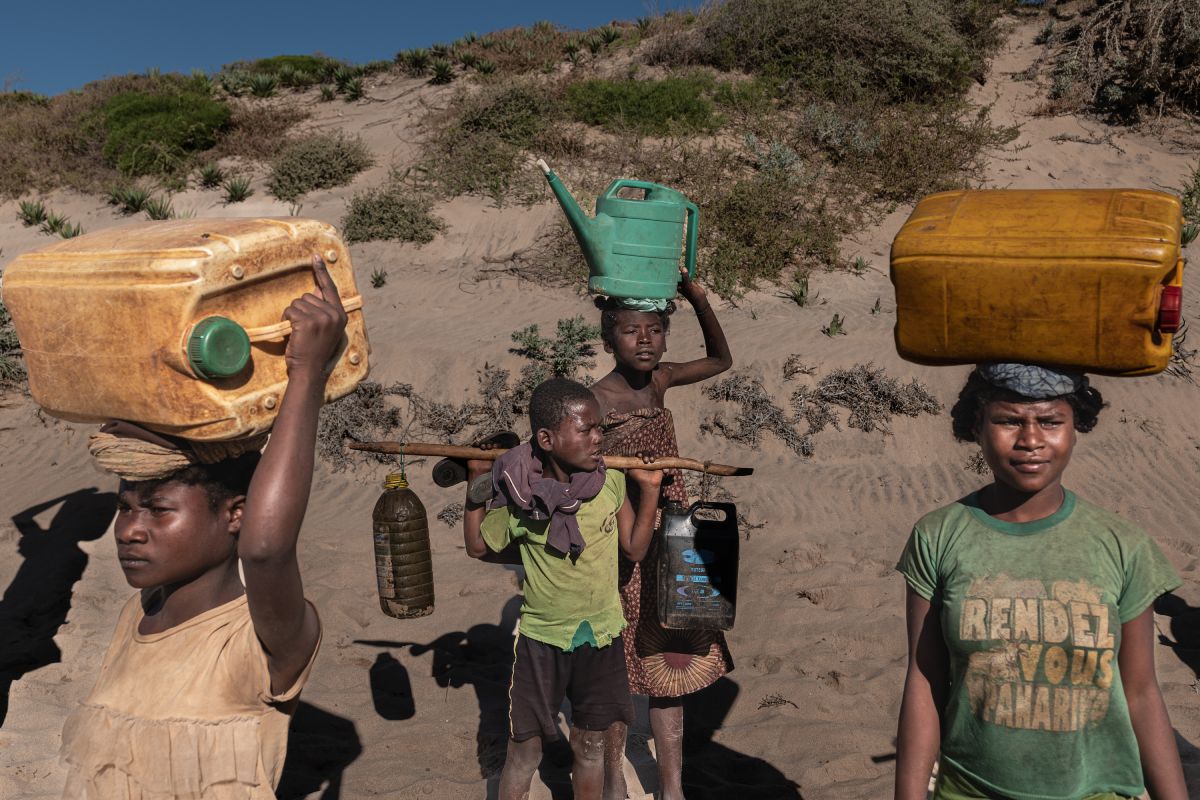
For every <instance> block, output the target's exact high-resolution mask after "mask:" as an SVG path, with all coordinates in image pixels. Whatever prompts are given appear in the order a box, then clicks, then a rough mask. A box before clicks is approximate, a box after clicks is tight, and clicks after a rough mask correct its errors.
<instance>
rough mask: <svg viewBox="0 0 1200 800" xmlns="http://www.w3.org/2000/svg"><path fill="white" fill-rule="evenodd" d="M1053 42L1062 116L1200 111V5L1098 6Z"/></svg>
mask: <svg viewBox="0 0 1200 800" xmlns="http://www.w3.org/2000/svg"><path fill="white" fill-rule="evenodd" d="M1052 41H1053V43H1054V47H1055V52H1056V65H1055V70H1054V76H1053V81H1052V84H1051V90H1050V97H1051V100H1052V101H1055V102H1056V106H1057V108H1061V109H1070V108H1072V107H1076V106H1080V105H1082V106H1086V107H1090V108H1092V109H1094V110H1096V111H1100V112H1102V113H1105V114H1109V115H1111V116H1113V117H1116V118H1121V119H1137V118H1138V117H1139V116H1140V115H1141V114H1143V113H1144V112H1145V111H1146V110H1153V111H1154V112H1155V113H1158V114H1161V113H1162V112H1163V111H1164V110H1165V109H1167V108H1180V109H1184V110H1186V111H1190V112H1198V111H1200V0H1097V2H1095V3H1094V4H1093V5H1092V6H1091V7H1090V8H1088V9H1087V10H1086V12H1085V15H1084V16H1083V17H1082V18H1081V20H1080V21H1079V22H1077V23H1073V24H1071V25H1069V26H1066V27H1065V28H1063V29H1062V30H1061V31H1059V32H1057V33H1056V34H1055V36H1054V38H1053V40H1052Z"/></svg>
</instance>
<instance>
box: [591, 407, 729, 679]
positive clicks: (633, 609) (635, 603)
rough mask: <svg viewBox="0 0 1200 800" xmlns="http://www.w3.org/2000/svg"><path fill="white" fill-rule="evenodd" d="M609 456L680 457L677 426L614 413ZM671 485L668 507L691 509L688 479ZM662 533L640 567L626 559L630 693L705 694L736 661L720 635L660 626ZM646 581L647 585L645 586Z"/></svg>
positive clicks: (658, 412)
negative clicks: (687, 487) (659, 592)
mask: <svg viewBox="0 0 1200 800" xmlns="http://www.w3.org/2000/svg"><path fill="white" fill-rule="evenodd" d="M602 425H603V429H604V452H605V453H606V454H607V455H613V456H637V455H639V454H641V453H651V454H653V455H654V456H655V457H658V458H668V457H672V456H678V455H679V445H678V444H677V443H676V441H675V423H674V421H673V419H672V417H671V412H670V410H669V409H666V408H641V409H638V410H636V411H629V412H623V413H618V412H609V413H608V414H606V415H605V417H604V421H603V423H602ZM664 472H665V475H664V478H665V477H666V476H667V475H669V476H671V480H670V482H669V483H665V484H664V486H663V488H662V496H663V498H665V499H666V500H668V501H675V502H677V503H681V504H684V505H687V501H688V496H687V489H686V488H685V487H684V485H683V473H681V472H680V471H679V470H664ZM628 487H629V493H630V502H631V503H634V504H635V505H636V503H637V499H638V498H637V491H638V488H637V485H636V484H634V483H633V482H632V481H630V482H629V484H628ZM659 541H660V537H659V536H658V531H657V530H656V531H655V537H654V540H653V542H652V543H651V545H650V550H649V552H647V554H646V558H645V560H643V561H642V562H641V563H640V564H638V563H634V562H632V561H629V560H628V559H626V558H624V557H623V556H622V557H621V569H620V580H621V605H622V606H623V607H624V611H625V621H626V622H627V623H628V624H629V626H628V627H627V628H626V629H625V633H624V634H623V635H622V636H621V639H622V640H623V641H624V643H625V663H626V665H627V667H628V670H629V690H630V691H631V692H633V693H634V694H643V695H648V696H650V697H680V696H682V695H685V694H690V693H691V692H695V691H699V690H700V689H703V688H704V687H705V686H708V685H709V684H711V683H713V682H714V681H716V680H717V679H718V678H720V677H721V676H722V675H724V674H725V673H726V672H728V671H730V670H732V669H733V659H732V658H731V657H730V655H729V648H728V646H726V644H725V636H724V634H722V633H721V632H720V631H683V630H671V629H668V628H664V627H662V626H661V625H659V624H658V608H657V602H658V580H657V577H658V557H659ZM643 576H645V580H643Z"/></svg>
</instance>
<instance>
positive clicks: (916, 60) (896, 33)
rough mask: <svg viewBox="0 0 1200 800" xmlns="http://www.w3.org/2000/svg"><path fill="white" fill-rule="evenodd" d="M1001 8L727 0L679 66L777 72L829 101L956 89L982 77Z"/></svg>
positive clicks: (905, 1) (979, 3)
mask: <svg viewBox="0 0 1200 800" xmlns="http://www.w3.org/2000/svg"><path fill="white" fill-rule="evenodd" d="M1002 8H1003V3H1001V2H989V0H966V1H965V2H964V0H842V2H837V3H831V2H828V0H727V2H725V3H721V4H719V5H716V6H714V7H713V8H712V9H711V11H710V12H708V13H706V14H705V17H704V20H703V22H702V23H701V26H700V36H699V37H698V39H697V41H696V44H695V45H694V48H693V49H692V50H691V51H688V50H686V48H685V49H682V50H681V51H680V52H678V53H677V54H676V56H675V57H676V58H677V59H679V60H680V61H681V62H683V63H686V62H688V61H693V60H695V61H700V62H701V63H707V64H711V65H713V66H716V67H719V68H721V69H726V70H729V69H744V70H747V71H749V72H753V73H757V74H765V75H773V76H777V77H779V78H781V79H785V80H787V81H789V82H791V83H792V85H794V86H796V87H800V88H804V89H808V90H813V91H816V92H818V93H819V94H821V95H823V96H826V97H829V98H832V99H843V98H847V97H859V96H862V95H863V94H864V91H881V92H883V93H884V94H885V95H886V96H888V97H889V98H891V99H892V100H902V99H934V98H938V97H945V96H949V95H954V94H957V93H959V92H961V91H962V90H963V89H964V88H965V87H966V86H967V85H968V84H969V83H970V81H971V80H972V79H973V78H974V77H975V76H978V75H982V74H983V69H984V64H985V59H986V55H987V49H988V48H990V47H994V46H995V44H996V43H997V40H998V37H997V34H996V33H995V32H994V22H995V20H996V19H997V18H998V17H999V14H1000V12H1001V10H1002Z"/></svg>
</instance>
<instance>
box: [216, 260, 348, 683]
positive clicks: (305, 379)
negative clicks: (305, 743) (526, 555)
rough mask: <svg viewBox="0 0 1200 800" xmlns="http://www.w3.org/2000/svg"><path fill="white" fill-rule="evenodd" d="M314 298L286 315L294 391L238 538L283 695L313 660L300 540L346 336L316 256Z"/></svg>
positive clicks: (260, 631)
mask: <svg viewBox="0 0 1200 800" xmlns="http://www.w3.org/2000/svg"><path fill="white" fill-rule="evenodd" d="M313 277H314V278H315V279H316V285H317V288H316V292H315V293H314V292H310V293H307V294H305V295H303V296H302V297H299V298H297V299H296V300H295V301H293V302H292V304H291V305H290V306H288V308H287V310H286V311H284V312H283V318H284V319H286V320H287V321H288V322H290V323H291V324H292V332H291V335H290V337H289V338H288V343H287V350H286V351H285V353H284V358H285V361H286V364H287V373H288V383H287V389H286V390H285V391H284V393H283V399H282V401H281V402H280V405H279V415H278V416H277V417H276V419H275V425H274V427H273V428H272V432H271V440H270V443H269V444H268V445H267V449H266V452H264V453H263V457H262V460H261V461H260V462H259V465H258V468H257V469H256V470H255V471H254V478H253V479H252V480H251V481H250V489H249V491H248V492H247V493H246V506H245V511H244V512H243V515H242V527H241V532H240V533H239V536H238V558H240V559H241V561H242V570H243V574H244V576H245V581H246V599H247V602H248V603H249V606H250V618H251V619H252V620H253V622H254V631H255V633H256V634H257V635H258V638H259V640H260V641H261V642H262V643H263V647H264V648H265V649H266V651H267V665H268V668H269V669H270V673H271V688H272V690H273V691H277V692H279V691H285V690H287V688H288V687H290V686H291V685H292V684H293V683H295V681H296V678H298V677H299V675H300V673H301V672H302V671H303V669H304V666H305V665H306V664H307V663H308V661H309V659H310V658H311V657H312V653H313V648H315V647H316V644H317V637H318V635H319V626H318V622H317V616H316V612H315V611H313V609H312V607H311V606H309V605H308V603H307V602H306V601H305V600H304V588H303V586H302V585H301V582H300V567H299V564H298V563H297V561H296V539H297V537H298V536H299V534H300V524H301V523H302V522H303V521H304V512H305V509H306V508H307V507H308V495H309V490H310V489H311V487H312V473H313V456H314V449H315V447H316V438H317V416H318V414H319V413H320V410H321V405H322V403H323V402H324V399H325V381H326V380H327V379H328V377H329V376H328V373H327V372H326V369H325V367H326V364H327V363H328V362H329V360H330V359H331V358H332V357H333V354H334V353H335V352H336V351H337V348H338V346H339V344H340V343H341V340H342V333H343V331H344V330H345V328H346V311H345V309H343V308H342V301H341V299H340V298H339V297H338V291H337V287H336V286H335V285H334V283H333V279H332V278H331V277H330V276H329V271H328V270H327V269H326V268H325V263H324V262H323V261H321V259H320V258H318V257H317V256H313Z"/></svg>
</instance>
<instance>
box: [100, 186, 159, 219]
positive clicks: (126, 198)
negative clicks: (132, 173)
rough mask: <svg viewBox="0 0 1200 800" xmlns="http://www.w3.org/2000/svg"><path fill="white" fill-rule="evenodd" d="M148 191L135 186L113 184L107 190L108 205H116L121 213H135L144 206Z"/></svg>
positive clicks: (147, 198) (148, 194)
mask: <svg viewBox="0 0 1200 800" xmlns="http://www.w3.org/2000/svg"><path fill="white" fill-rule="evenodd" d="M149 199H150V193H149V192H147V191H146V190H145V189H139V188H137V187H136V186H114V187H113V188H111V189H109V190H108V203H109V205H114V206H117V207H118V208H119V209H120V211H121V213H122V214H136V213H138V212H139V211H141V210H142V209H144V208H145V207H146V202H147V201H148V200H149Z"/></svg>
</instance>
